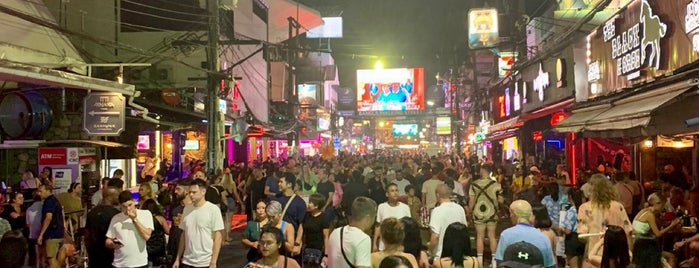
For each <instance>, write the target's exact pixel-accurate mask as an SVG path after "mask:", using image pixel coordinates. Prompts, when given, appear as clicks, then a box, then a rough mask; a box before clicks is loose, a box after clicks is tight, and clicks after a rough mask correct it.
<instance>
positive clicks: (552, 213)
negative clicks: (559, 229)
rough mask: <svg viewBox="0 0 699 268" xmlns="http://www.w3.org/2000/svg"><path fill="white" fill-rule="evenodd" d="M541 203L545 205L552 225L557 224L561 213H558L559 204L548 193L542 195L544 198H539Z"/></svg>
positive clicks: (559, 209)
mask: <svg viewBox="0 0 699 268" xmlns="http://www.w3.org/2000/svg"><path fill="white" fill-rule="evenodd" d="M541 204H542V205H544V206H545V207H546V210H547V211H548V213H549V219H551V222H553V224H554V225H558V224H559V222H560V218H561V214H559V213H560V211H561V205H560V204H559V203H558V202H556V201H554V200H553V198H551V196H550V195H547V196H545V197H544V199H541Z"/></svg>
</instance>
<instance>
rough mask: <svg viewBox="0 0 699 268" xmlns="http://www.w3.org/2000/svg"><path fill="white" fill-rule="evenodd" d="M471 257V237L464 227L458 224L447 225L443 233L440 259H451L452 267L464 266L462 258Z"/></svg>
mask: <svg viewBox="0 0 699 268" xmlns="http://www.w3.org/2000/svg"><path fill="white" fill-rule="evenodd" d="M470 255H471V236H470V235H469V233H468V228H466V225H464V224H463V223H460V222H455V223H452V224H449V226H448V227H447V230H446V231H444V241H443V243H442V256H440V257H441V258H451V263H452V265H453V266H454V267H463V266H464V256H470Z"/></svg>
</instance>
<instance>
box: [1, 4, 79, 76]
mask: <svg viewBox="0 0 699 268" xmlns="http://www.w3.org/2000/svg"><path fill="white" fill-rule="evenodd" d="M2 4H3V6H4V7H5V8H8V9H11V10H14V11H16V12H21V13H22V14H26V15H27V16H31V17H34V18H36V19H38V20H41V21H45V22H48V23H51V24H58V23H57V22H56V19H55V18H54V16H53V15H52V14H51V11H50V10H49V8H48V7H47V5H46V4H44V1H27V0H3V1H2ZM56 7H58V6H56ZM0 14H2V16H0V25H3V27H0V55H2V59H4V60H10V61H16V62H24V63H28V64H32V65H37V66H44V67H50V66H54V67H56V66H61V67H66V68H68V69H70V70H71V71H74V72H79V73H82V74H84V73H85V67H84V64H85V61H84V60H83V59H82V58H81V57H80V53H78V51H77V49H76V48H75V46H73V44H72V43H71V41H70V39H68V37H66V36H65V35H64V34H63V33H60V32H58V31H56V30H54V29H51V28H48V27H44V26H41V25H39V24H36V23H33V22H30V21H27V20H25V19H22V18H20V17H17V16H13V15H9V14H6V13H4V12H3V13H0Z"/></svg>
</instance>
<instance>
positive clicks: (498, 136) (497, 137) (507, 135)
mask: <svg viewBox="0 0 699 268" xmlns="http://www.w3.org/2000/svg"><path fill="white" fill-rule="evenodd" d="M515 135H517V131H516V130H513V129H510V130H507V131H502V132H498V133H496V134H494V135H488V137H486V138H485V139H483V141H499V140H504V139H507V138H512V137H514V136H515Z"/></svg>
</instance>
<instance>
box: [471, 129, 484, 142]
mask: <svg viewBox="0 0 699 268" xmlns="http://www.w3.org/2000/svg"><path fill="white" fill-rule="evenodd" d="M484 139H485V134H483V133H482V132H476V134H474V135H473V141H475V142H476V143H480V142H482V141H483V140H484Z"/></svg>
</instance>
